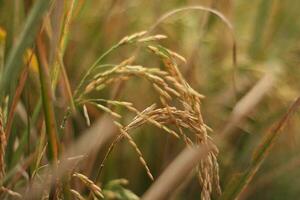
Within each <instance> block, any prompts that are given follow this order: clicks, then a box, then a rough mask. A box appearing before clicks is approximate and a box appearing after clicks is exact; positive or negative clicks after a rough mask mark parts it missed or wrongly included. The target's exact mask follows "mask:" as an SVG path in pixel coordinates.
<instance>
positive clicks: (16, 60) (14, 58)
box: [0, 0, 51, 97]
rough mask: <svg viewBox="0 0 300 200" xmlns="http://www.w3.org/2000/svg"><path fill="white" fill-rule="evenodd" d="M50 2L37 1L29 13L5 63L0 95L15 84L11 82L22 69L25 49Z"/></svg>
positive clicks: (44, 0)
mask: <svg viewBox="0 0 300 200" xmlns="http://www.w3.org/2000/svg"><path fill="white" fill-rule="evenodd" d="M50 2H51V1H48V0H39V1H37V2H36V3H35V4H34V6H33V8H32V10H31V12H30V13H29V16H28V18H27V20H26V22H25V26H24V29H23V31H22V33H21V35H20V38H19V39H18V41H17V43H16V46H15V47H14V48H12V50H11V52H10V53H9V56H8V60H7V62H6V64H5V67H4V73H3V76H2V77H1V85H0V91H1V93H0V97H3V96H4V95H5V94H6V93H7V92H8V90H9V87H10V86H11V85H13V84H11V81H12V80H16V77H17V76H18V74H19V71H20V66H21V65H20V63H21V60H22V55H23V53H24V51H25V49H26V48H27V47H29V46H30V45H31V44H32V42H33V40H34V37H35V35H36V33H37V30H38V27H39V25H40V22H41V19H42V17H43V14H44V13H45V12H46V10H47V8H48V7H49V6H50Z"/></svg>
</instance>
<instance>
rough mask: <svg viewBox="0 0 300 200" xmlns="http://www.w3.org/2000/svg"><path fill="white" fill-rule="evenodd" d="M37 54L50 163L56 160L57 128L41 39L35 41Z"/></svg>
mask: <svg viewBox="0 0 300 200" xmlns="http://www.w3.org/2000/svg"><path fill="white" fill-rule="evenodd" d="M37 47H38V54H39V62H40V63H39V76H40V83H41V92H42V101H43V109H44V115H45V124H46V133H47V135H48V143H49V146H50V154H49V158H50V161H51V162H56V161H57V158H58V138H57V127H56V120H55V114H54V107H53V99H52V90H51V81H50V76H49V71H48V67H47V62H46V55H45V49H44V47H43V44H42V41H41V38H40V37H39V38H38V41H37Z"/></svg>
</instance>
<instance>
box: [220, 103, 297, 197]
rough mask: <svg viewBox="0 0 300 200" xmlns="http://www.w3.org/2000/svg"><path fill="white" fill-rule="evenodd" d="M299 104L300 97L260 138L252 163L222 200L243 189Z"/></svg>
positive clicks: (236, 195) (236, 194) (235, 195)
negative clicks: (262, 137)
mask: <svg viewBox="0 0 300 200" xmlns="http://www.w3.org/2000/svg"><path fill="white" fill-rule="evenodd" d="M299 106H300V97H299V98H297V100H296V101H295V102H294V103H293V104H292V106H291V107H290V108H289V110H288V111H287V112H286V114H285V115H284V116H283V117H282V118H281V120H280V121H279V122H278V123H277V124H276V126H275V127H274V128H273V129H272V130H271V131H270V132H268V133H267V134H266V136H265V138H264V139H263V140H262V142H261V144H260V145H259V146H258V147H257V148H256V150H255V152H254V156H253V159H252V163H251V165H250V167H249V168H248V170H247V171H246V172H245V173H243V174H241V175H240V176H238V177H236V178H235V179H234V180H233V181H232V183H231V184H230V185H229V186H228V188H227V189H226V190H225V191H224V194H223V196H222V198H221V199H222V200H227V199H237V198H238V197H239V195H240V194H241V193H242V192H243V190H244V189H245V188H246V187H247V185H248V184H249V183H250V181H251V180H252V178H253V177H254V175H255V173H256V172H257V171H258V169H259V167H260V166H261V164H262V162H263V161H264V160H265V158H266V157H267V155H268V153H269V151H270V149H271V148H272V146H273V145H274V143H275V140H276V138H277V136H278V135H279V133H280V130H281V129H282V128H283V127H284V126H285V124H286V123H287V121H288V119H289V118H290V116H291V115H292V114H293V112H294V111H295V110H296V109H297V108H298V107H299Z"/></svg>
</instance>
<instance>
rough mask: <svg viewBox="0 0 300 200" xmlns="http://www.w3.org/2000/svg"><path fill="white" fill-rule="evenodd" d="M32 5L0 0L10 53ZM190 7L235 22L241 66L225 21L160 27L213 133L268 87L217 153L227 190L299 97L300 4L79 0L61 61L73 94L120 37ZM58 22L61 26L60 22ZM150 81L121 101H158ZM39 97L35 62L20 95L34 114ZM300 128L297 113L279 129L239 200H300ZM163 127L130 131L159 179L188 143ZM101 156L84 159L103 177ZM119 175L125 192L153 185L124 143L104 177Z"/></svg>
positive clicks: (189, 188) (127, 90) (194, 14)
mask: <svg viewBox="0 0 300 200" xmlns="http://www.w3.org/2000/svg"><path fill="white" fill-rule="evenodd" d="M32 2H34V1H20V0H6V1H5V0H0V27H1V28H2V29H3V30H5V32H6V42H5V46H4V47H2V49H5V50H7V51H8V50H9V49H10V48H11V47H12V46H13V44H14V42H15V40H16V38H17V36H18V34H19V33H20V31H21V30H22V25H23V24H24V19H25V18H26V16H27V14H28V11H29V10H30V6H31V4H32ZM191 5H202V6H206V7H210V8H213V9H215V10H217V11H219V12H220V13H222V14H223V15H224V16H226V18H227V19H228V20H229V21H230V22H231V24H232V26H233V28H234V39H235V41H236V44H237V51H236V53H237V66H236V68H235V69H234V67H233V64H232V44H233V38H232V35H231V33H230V31H229V29H228V27H226V26H225V25H224V23H223V22H222V21H221V20H220V19H219V18H217V17H216V16H214V15H212V14H211V13H209V12H205V11H199V10H189V11H185V12H180V13H177V14H176V15H173V16H172V17H170V18H168V19H167V20H165V21H163V23H160V24H159V25H158V26H157V27H156V28H155V29H154V30H153V32H154V33H157V34H164V35H166V36H168V39H166V40H163V41H162V42H161V44H162V45H164V46H165V47H167V48H169V49H172V50H173V51H176V52H178V53H179V54H180V55H182V56H184V57H185V58H186V59H187V63H185V64H184V63H181V64H180V65H179V68H180V70H181V72H182V73H183V75H184V77H185V78H186V80H187V81H188V82H189V83H190V84H191V86H192V87H193V88H195V89H196V90H197V91H198V92H199V93H201V94H203V95H205V99H203V101H202V114H203V117H204V121H205V123H206V124H207V125H208V126H209V127H211V128H212V129H213V130H214V131H213V133H211V134H212V135H217V134H222V132H223V131H224V129H225V127H227V128H228V123H230V120H232V119H234V116H233V115H234V114H235V112H233V111H235V107H236V106H237V105H238V104H237V102H240V100H241V99H242V98H243V97H244V96H245V95H246V94H247V93H248V92H249V91H250V90H251V89H252V88H253V87H255V85H257V83H258V82H260V81H261V82H262V84H266V85H267V86H266V87H263V89H261V90H263V91H262V93H263V94H262V95H261V96H260V97H259V98H258V99H257V102H255V103H254V104H253V105H252V106H251V107H250V109H249V110H247V111H246V112H245V113H244V114H243V117H242V119H240V120H239V121H238V122H237V123H236V124H237V126H236V125H235V126H234V127H229V128H228V129H226V131H229V132H231V135H230V138H228V142H227V144H226V145H225V146H224V147H222V148H221V149H220V155H219V157H218V160H219V164H220V178H221V186H222V188H225V187H226V185H227V184H228V183H229V181H230V179H231V178H232V177H234V176H235V174H238V173H240V172H243V171H244V170H245V169H247V167H248V166H249V162H250V160H251V158H252V154H253V151H254V149H255V148H256V147H257V146H258V144H259V142H260V141H261V139H262V138H263V136H264V135H265V134H266V132H268V130H269V129H270V128H271V126H272V125H273V124H274V123H275V122H277V121H278V120H279V119H280V117H281V116H283V114H284V113H285V112H286V110H287V108H288V106H289V105H290V103H291V102H292V101H293V100H294V99H295V98H296V97H297V96H298V95H299V94H300V92H299V91H300V12H299V11H300V2H299V1H295V0H284V1H281V0H252V1H244V0H170V1H158V0H152V1H146V0H106V1H99V0H89V1H84V0H79V1H78V5H77V6H76V9H75V14H74V18H73V20H72V22H71V26H70V36H69V43H68V45H67V48H66V52H65V57H64V61H65V66H66V70H67V74H68V76H69V79H70V83H71V87H72V90H74V89H75V87H76V86H77V85H78V83H79V81H80V79H81V78H82V76H83V73H84V72H85V71H86V70H87V68H88V67H89V66H90V65H91V64H92V63H93V62H94V61H95V59H96V58H97V57H99V55H101V54H102V53H103V52H105V51H106V50H107V49H108V48H109V47H111V46H112V45H113V44H115V43H117V42H118V41H119V40H120V39H121V38H123V37H124V36H126V35H130V34H132V33H135V32H139V31H142V30H147V29H148V28H150V27H151V26H152V25H153V24H155V22H156V21H157V20H158V19H159V17H161V16H162V15H163V14H165V13H167V12H169V11H171V10H174V9H177V8H180V7H183V6H191ZM52 27H53V28H54V29H55V24H54V25H53V26H52ZM0 37H1V36H0ZM3 37H4V36H3ZM3 37H2V38H3ZM55 37H56V36H55V35H53V37H52V39H53V40H55ZM0 40H1V38H0ZM1 41H3V39H2V40H1ZM1 41H0V46H1ZM3 44H4V43H3ZM50 44H51V42H50ZM50 46H51V45H50ZM136 52H137V48H136V47H135V46H130V47H124V48H121V49H119V50H118V51H115V52H114V53H112V54H110V56H109V57H107V58H106V59H105V61H104V63H120V62H121V61H122V60H124V59H126V58H128V57H129V56H131V55H133V54H134V53H136ZM137 53H138V54H137V55H138V56H137V61H136V62H137V63H140V64H142V65H143V66H146V67H148V66H149V67H151V66H152V67H153V66H154V67H155V66H158V65H160V62H159V60H158V59H156V58H154V57H153V56H151V54H149V52H147V51H142V50H138V52H137ZM233 77H235V79H234V80H235V81H233ZM150 86H151V85H150V84H149V83H147V82H146V81H143V80H140V79H133V80H131V81H129V82H127V83H126V84H125V85H123V87H122V89H121V90H120V91H119V93H118V95H117V99H118V100H123V101H131V102H134V104H135V105H136V107H137V108H139V109H143V108H145V107H147V106H148V105H149V104H150V103H151V102H154V101H158V96H157V95H156V94H155V92H154V91H153V90H152V89H151V87H150ZM259 90H260V89H259ZM114 91H115V90H114V88H113V89H112V90H110V89H107V90H103V91H102V92H99V93H97V94H94V95H97V96H100V97H103V98H106V99H109V98H112V96H114V95H115V94H114ZM28 96H30V98H28ZM38 96H39V83H38V75H37V72H36V70H35V68H34V67H32V68H31V72H30V74H29V79H28V80H27V82H26V86H25V89H24V94H23V95H22V98H21V99H22V103H23V104H24V105H23V108H24V109H25V111H27V112H29V113H31V112H33V110H34V108H35V105H36V103H37V102H38ZM64 97H65V94H64V92H63V90H57V94H56V102H57V105H56V109H57V110H59V109H60V108H61V106H62V105H65V103H66V102H65V98H64ZM88 110H89V113H90V117H91V120H92V121H94V120H96V119H97V118H99V117H100V116H101V115H102V114H103V113H101V112H100V111H99V110H96V109H95V108H92V107H88ZM20 112H21V111H19V114H18V115H16V120H15V121H14V127H16V128H14V129H13V130H12V134H13V135H14V137H21V135H20V134H21V133H20V131H19V130H20V129H22V128H24V123H22V112H21V114H20ZM120 112H121V113H122V112H123V113H122V115H124V116H125V117H124V123H126V120H129V119H130V117H132V115H130V114H128V113H126V112H125V110H124V111H122V110H120ZM25 115H26V112H25ZM127 115H128V116H127ZM126 116H127V117H126ZM58 118H59V119H60V120H62V118H63V114H58ZM67 126H68V127H67V129H68V131H69V132H71V133H72V135H74V137H76V135H78V134H80V133H81V131H82V130H84V129H85V128H86V125H85V124H84V120H82V121H76V123H75V122H73V123H69V124H68V125H67ZM299 130H300V113H299V112H298V113H296V114H295V116H294V117H293V118H292V119H291V120H290V121H289V123H288V125H287V126H286V128H285V129H284V130H283V131H282V133H281V134H280V136H279V138H278V141H277V142H276V143H275V144H274V147H273V149H272V151H271V152H270V155H269V156H268V157H267V159H266V161H265V162H264V163H263V165H262V167H261V168H260V170H259V171H258V173H257V174H256V176H255V177H254V179H253V181H252V182H251V183H250V185H249V187H248V188H247V190H246V191H245V192H244V193H243V195H242V197H241V199H278V200H279V199H298V198H299V195H300V187H299V185H300V170H299V169H300V158H299V156H298V155H299V153H300V143H299V142H300V134H299ZM160 132H162V131H161V130H159V129H157V128H155V127H153V126H150V125H149V126H144V127H142V128H139V129H137V130H135V131H134V132H133V133H132V134H133V137H134V140H135V141H136V143H137V144H138V146H139V147H140V149H141V150H142V152H143V154H144V157H145V159H146V161H147V162H148V165H149V167H150V169H151V171H152V173H153V175H154V176H155V177H158V176H159V174H160V173H161V172H162V171H163V170H164V169H165V168H166V166H167V165H168V164H169V163H170V162H171V161H172V160H173V159H174V158H175V157H176V155H178V153H179V152H180V151H181V150H182V149H183V147H184V144H183V143H182V142H178V141H177V140H175V139H173V138H172V137H169V136H168V135H166V134H160ZM64 139H65V140H66V141H67V140H68V138H64ZM12 153H14V152H13V151H12ZM104 153H105V148H104V149H103V150H101V151H100V152H95V153H94V154H95V156H94V157H95V158H94V159H95V164H94V165H95V166H88V164H87V167H88V168H90V174H91V176H92V177H93V176H95V174H96V170H93V169H95V168H97V166H98V165H99V163H100V161H101V160H102V158H103V154H104ZM10 156H11V155H10V154H9V153H8V154H7V157H8V158H7V159H8V161H9V162H8V163H10V164H8V168H9V167H12V166H13V165H14V161H13V160H10V158H9V157H10ZM116 178H126V179H128V180H129V182H130V184H129V186H128V188H129V189H130V190H131V191H133V192H134V193H136V194H137V195H142V194H143V193H144V192H145V191H146V189H147V188H148V187H149V186H150V185H151V183H152V182H151V180H149V178H148V177H147V174H146V173H145V172H144V169H143V168H142V166H141V165H140V163H139V161H138V157H137V156H136V154H135V152H134V151H133V150H132V148H131V147H130V145H128V142H127V141H125V140H124V141H122V142H121V143H120V144H119V145H118V146H117V147H116V148H115V149H114V151H113V152H112V154H111V156H110V157H109V159H108V161H107V163H106V165H105V167H104V171H103V173H102V177H101V182H102V183H106V182H108V181H109V180H112V179H116ZM200 192H201V191H200V189H199V186H198V182H197V179H196V178H191V180H189V181H188V182H187V183H186V185H185V186H184V187H183V189H182V191H181V192H179V193H178V194H177V195H176V196H177V197H174V199H198V198H199V195H200Z"/></svg>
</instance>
